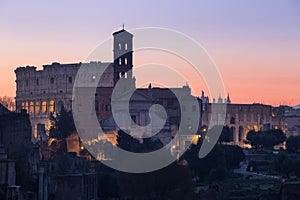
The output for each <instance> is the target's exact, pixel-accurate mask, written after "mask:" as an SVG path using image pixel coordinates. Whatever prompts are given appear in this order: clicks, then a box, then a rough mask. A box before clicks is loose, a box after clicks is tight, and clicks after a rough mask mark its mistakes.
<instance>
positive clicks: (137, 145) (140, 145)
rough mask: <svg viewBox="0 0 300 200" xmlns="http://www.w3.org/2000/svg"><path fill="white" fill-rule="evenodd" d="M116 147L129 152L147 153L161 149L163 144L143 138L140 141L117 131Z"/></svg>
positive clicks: (121, 131)
mask: <svg viewBox="0 0 300 200" xmlns="http://www.w3.org/2000/svg"><path fill="white" fill-rule="evenodd" d="M117 146H118V147H120V148H121V149H123V150H126V151H130V152H135V153H147V152H151V151H155V150H158V149H160V148H162V147H163V144H162V143H161V141H160V140H158V139H156V140H154V139H152V138H143V140H142V141H140V140H138V139H136V138H134V137H132V136H131V135H130V134H127V133H126V132H124V131H123V130H119V131H118V135H117Z"/></svg>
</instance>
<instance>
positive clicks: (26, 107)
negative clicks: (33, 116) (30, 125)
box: [25, 102, 28, 111]
mask: <svg viewBox="0 0 300 200" xmlns="http://www.w3.org/2000/svg"><path fill="white" fill-rule="evenodd" d="M25 109H26V110H27V111H28V102H26V106H25Z"/></svg>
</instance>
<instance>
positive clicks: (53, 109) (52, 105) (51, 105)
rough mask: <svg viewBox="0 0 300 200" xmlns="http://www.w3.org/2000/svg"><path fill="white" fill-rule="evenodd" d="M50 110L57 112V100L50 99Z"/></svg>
mask: <svg viewBox="0 0 300 200" xmlns="http://www.w3.org/2000/svg"><path fill="white" fill-rule="evenodd" d="M49 111H50V112H51V113H53V112H55V102H54V100H51V101H50V106H49Z"/></svg>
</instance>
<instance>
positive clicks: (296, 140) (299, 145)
mask: <svg viewBox="0 0 300 200" xmlns="http://www.w3.org/2000/svg"><path fill="white" fill-rule="evenodd" d="M286 149H287V151H288V152H289V153H299V152H300V136H290V137H289V138H288V139H287V140H286Z"/></svg>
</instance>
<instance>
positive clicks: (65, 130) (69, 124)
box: [49, 106, 77, 152]
mask: <svg viewBox="0 0 300 200" xmlns="http://www.w3.org/2000/svg"><path fill="white" fill-rule="evenodd" d="M50 120H51V127H50V133H49V137H50V138H55V139H57V140H58V141H60V145H59V152H67V143H66V138H67V137H68V136H70V135H72V134H74V133H75V134H77V131H76V127H75V124H74V120H73V115H72V111H67V110H66V109H65V108H64V107H63V106H62V108H61V111H60V112H59V113H57V114H55V115H51V117H50Z"/></svg>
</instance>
